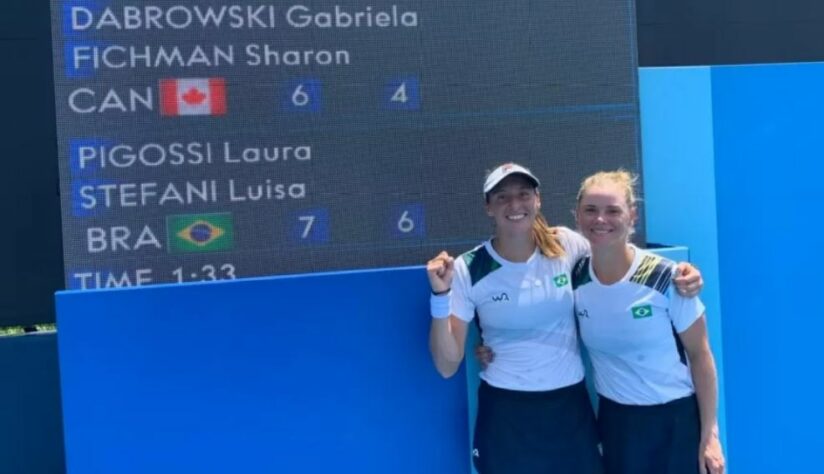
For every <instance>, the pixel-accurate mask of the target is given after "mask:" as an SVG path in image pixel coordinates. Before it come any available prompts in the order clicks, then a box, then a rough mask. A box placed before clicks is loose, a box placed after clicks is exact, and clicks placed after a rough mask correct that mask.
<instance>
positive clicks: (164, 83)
mask: <svg viewBox="0 0 824 474" xmlns="http://www.w3.org/2000/svg"><path fill="white" fill-rule="evenodd" d="M225 113H226V80H225V79H223V78H222V77H213V78H207V79H202V78H200V79H198V78H196V79H161V80H160V115H224V114H225Z"/></svg>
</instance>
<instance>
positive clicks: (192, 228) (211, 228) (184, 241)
mask: <svg viewBox="0 0 824 474" xmlns="http://www.w3.org/2000/svg"><path fill="white" fill-rule="evenodd" d="M166 235H167V239H168V243H169V245H168V247H169V252H170V253H188V252H215V251H219V250H230V249H231V248H232V246H233V244H234V240H235V233H234V228H233V225H232V214H231V213H229V212H221V213H216V214H179V215H176V216H167V217H166Z"/></svg>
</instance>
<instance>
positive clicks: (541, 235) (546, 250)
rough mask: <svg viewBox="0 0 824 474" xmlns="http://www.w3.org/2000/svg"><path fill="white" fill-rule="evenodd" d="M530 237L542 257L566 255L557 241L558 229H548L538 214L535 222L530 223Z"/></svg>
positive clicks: (544, 220) (541, 216)
mask: <svg viewBox="0 0 824 474" xmlns="http://www.w3.org/2000/svg"><path fill="white" fill-rule="evenodd" d="M532 236H533V237H534V238H535V244H536V245H537V246H538V248H539V249H541V253H542V254H543V255H544V257H547V258H557V257H563V256H564V255H565V254H566V252H565V251H564V247H563V246H561V242H560V240H559V239H558V229H556V228H554V227H550V226H549V224H548V223H547V221H546V219H545V218H544V216H543V215H542V214H541V213H540V212H539V213H538V215H537V216H535V222H533V223H532Z"/></svg>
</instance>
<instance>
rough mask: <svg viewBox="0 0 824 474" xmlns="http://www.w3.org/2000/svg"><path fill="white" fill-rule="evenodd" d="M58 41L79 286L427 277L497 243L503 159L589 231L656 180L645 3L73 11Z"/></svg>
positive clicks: (67, 206) (186, 5) (62, 12)
mask: <svg viewBox="0 0 824 474" xmlns="http://www.w3.org/2000/svg"><path fill="white" fill-rule="evenodd" d="M52 33H53V34H52V37H53V54H54V78H55V104H56V117H57V130H58V149H59V167H60V176H61V205H62V217H63V240H64V261H65V270H66V275H65V278H66V285H67V287H68V288H74V289H92V288H102V287H115V286H135V285H146V284H152V283H172V282H180V283H182V282H188V281H204V280H219V279H233V278H240V277H249V276H262V275H273V274H284V273H298V272H316V271H328V270H343V269H357V268H373V267H382V266H398V265H414V264H422V263H423V262H425V260H426V259H427V258H429V257H431V256H433V255H434V254H436V253H437V252H438V251H440V250H442V249H446V250H448V251H450V252H451V253H460V252H462V251H465V250H467V249H469V248H471V247H472V246H474V245H476V244H477V243H479V242H480V241H481V240H483V239H484V238H486V237H487V236H488V235H489V234H490V233H491V223H490V222H489V221H488V218H487V217H486V214H485V212H484V211H483V204H484V201H483V195H482V193H481V186H482V182H483V180H484V176H485V173H486V171H488V170H491V169H492V168H493V167H495V166H496V165H498V164H500V163H503V162H506V161H515V162H518V163H521V164H524V165H526V166H529V167H530V168H531V169H532V170H533V171H534V172H535V173H536V175H537V176H538V177H539V178H540V179H541V181H542V183H543V187H542V189H541V192H542V197H543V199H542V202H543V210H544V213H545V214H546V215H547V217H548V219H549V221H550V223H559V224H564V225H568V226H572V225H573V222H572V215H571V213H570V210H571V209H572V208H573V206H574V197H575V194H576V192H577V189H578V185H579V183H580V180H581V178H583V177H584V176H586V175H588V174H590V173H592V172H594V171H598V170H602V169H614V168H618V167H623V168H625V169H629V170H631V171H635V172H638V171H640V170H639V168H640V167H639V147H638V143H639V125H638V97H637V80H636V71H637V61H636V55H635V25H634V6H633V3H632V2H631V1H617V0H592V1H587V2H581V1H580V0H558V1H552V2H531V1H522V0H515V1H508V2H501V1H495V0H453V1H449V2H437V1H432V0H429V1H423V0H408V1H402V0H395V1H352V0H346V1H344V0H340V1H319V0H316V1H311V2H303V3H301V2H289V1H286V2H283V1H270V2H261V1H251V0H250V1H247V2H240V1H237V2H235V1H231V2H220V1H214V0H203V1H191V2H190V1H186V2H183V1H167V0H158V1H153V2H141V1H117V0H108V1H107V0H52ZM640 221H641V222H643V219H641V220H640ZM643 236H644V233H643V226H642V225H641V228H639V229H638V232H637V237H640V239H641V240H642V241H643Z"/></svg>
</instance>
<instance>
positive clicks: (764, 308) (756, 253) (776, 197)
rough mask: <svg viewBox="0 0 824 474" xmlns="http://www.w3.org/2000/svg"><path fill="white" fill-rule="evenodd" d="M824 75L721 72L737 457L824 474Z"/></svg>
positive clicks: (719, 152)
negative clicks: (823, 380) (822, 403)
mask: <svg viewBox="0 0 824 474" xmlns="http://www.w3.org/2000/svg"><path fill="white" fill-rule="evenodd" d="M822 84H824V64H795V65H784V66H746V67H737V68H732V67H721V68H714V69H713V71H712V100H713V104H714V108H713V110H714V124H715V130H716V134H715V175H716V193H717V197H718V250H719V252H718V254H719V258H720V266H721V268H722V269H723V271H722V272H721V290H722V295H723V298H722V307H723V312H724V333H725V334H726V335H728V336H729V335H734V337H727V338H726V339H725V345H724V355H725V362H726V363H727V366H726V380H727V396H728V404H727V417H728V421H729V425H730V432H729V438H730V439H729V449H730V457H731V459H732V460H733V461H734V462H735V467H736V470H737V472H741V473H761V472H764V473H768V472H769V473H772V472H821V471H822V467H821V466H820V464H821V461H820V456H819V451H820V445H821V439H822V436H821V433H820V426H822V424H824V414H822V412H821V410H819V409H817V408H816V407H817V401H816V400H817V399H818V393H819V385H818V382H819V380H818V376H817V375H816V374H820V373H821V363H822V361H824V357H822V353H821V334H822V333H823V332H824V309H822V305H821V295H822V292H824V283H822V279H821V276H820V273H821V272H820V267H821V260H822V258H821V255H822V245H824V236H822V235H823V234H822V233H821V228H822V227H824V226H822V219H821V218H820V212H821V207H822V205H824V195H822V176H824V173H823V172H824V160H822V156H824V155H822V149H824V148H822V145H824V87H822Z"/></svg>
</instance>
